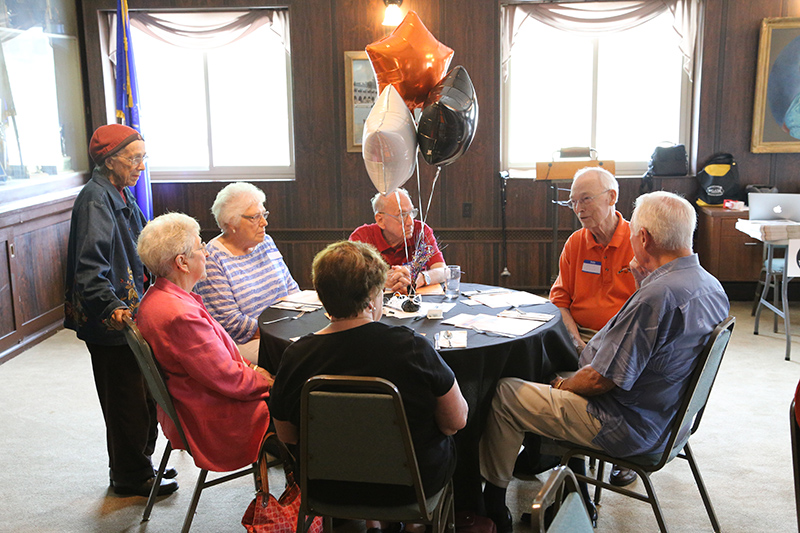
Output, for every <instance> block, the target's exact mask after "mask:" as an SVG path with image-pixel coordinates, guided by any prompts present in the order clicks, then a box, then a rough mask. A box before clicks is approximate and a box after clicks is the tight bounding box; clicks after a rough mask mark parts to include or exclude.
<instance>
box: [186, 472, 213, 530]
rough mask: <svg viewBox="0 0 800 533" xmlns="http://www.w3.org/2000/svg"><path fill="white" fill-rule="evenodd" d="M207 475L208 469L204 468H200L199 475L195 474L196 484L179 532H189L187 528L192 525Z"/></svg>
mask: <svg viewBox="0 0 800 533" xmlns="http://www.w3.org/2000/svg"><path fill="white" fill-rule="evenodd" d="M207 476H208V470H206V469H205V468H203V469H201V470H200V475H199V476H197V485H195V487H194V493H193V494H192V501H191V502H189V510H188V511H186V518H184V520H183V528H182V529H181V533H189V529H190V528H191V527H192V520H194V512H195V511H196V510H197V502H198V501H200V493H201V492H203V489H204V488H205V485H206V477H207Z"/></svg>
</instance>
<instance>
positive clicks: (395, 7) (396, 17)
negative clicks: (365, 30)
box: [383, 0, 403, 26]
mask: <svg viewBox="0 0 800 533" xmlns="http://www.w3.org/2000/svg"><path fill="white" fill-rule="evenodd" d="M383 3H384V4H386V14H385V15H384V16H383V25H384V26H397V25H398V24H400V23H401V22H403V12H402V11H400V6H402V5H403V0H383Z"/></svg>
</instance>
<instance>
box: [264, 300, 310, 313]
mask: <svg viewBox="0 0 800 533" xmlns="http://www.w3.org/2000/svg"><path fill="white" fill-rule="evenodd" d="M270 307H271V308H272V309H286V310H288V311H305V312H306V313H310V312H311V311H316V310H317V309H319V308H320V306H318V305H311V304H301V303H297V302H283V301H281V302H276V303H274V304H272V305H270Z"/></svg>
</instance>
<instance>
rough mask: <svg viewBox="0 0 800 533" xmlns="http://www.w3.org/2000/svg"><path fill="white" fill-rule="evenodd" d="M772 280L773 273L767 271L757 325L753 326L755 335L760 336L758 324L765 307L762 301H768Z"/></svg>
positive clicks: (757, 310)
mask: <svg viewBox="0 0 800 533" xmlns="http://www.w3.org/2000/svg"><path fill="white" fill-rule="evenodd" d="M771 278H772V273H771V272H770V271H769V270H767V275H766V276H765V278H764V289H763V290H762V291H761V298H760V299H759V302H758V307H757V308H756V320H755V325H754V326H753V335H758V323H759V322H760V321H761V309H762V307H763V306H762V305H761V300H766V299H767V293H768V292H769V284H770V279H771Z"/></svg>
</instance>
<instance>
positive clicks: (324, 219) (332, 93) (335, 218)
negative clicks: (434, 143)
mask: <svg viewBox="0 0 800 533" xmlns="http://www.w3.org/2000/svg"><path fill="white" fill-rule="evenodd" d="M332 8H333V3H332V2H325V1H322V0H315V1H303V2H293V3H292V5H291V7H290V16H291V24H292V74H293V75H292V80H293V90H294V95H293V96H294V128H295V161H296V176H295V181H294V186H293V187H292V189H291V194H290V198H291V199H290V200H289V204H288V206H287V214H288V220H291V221H292V227H301V228H315V227H321V226H322V227H336V226H339V225H340V224H341V216H340V214H339V213H340V210H339V205H340V187H339V184H338V176H337V175H336V172H335V171H333V172H332V169H337V168H339V163H340V160H341V157H340V151H339V144H340V141H339V139H341V137H342V136H343V122H341V121H340V120H339V118H338V117H339V112H338V111H337V110H338V109H340V107H341V99H337V98H336V96H337V94H338V92H337V91H338V90H339V89H333V90H332V88H333V87H341V86H342V84H343V83H344V82H343V80H344V77H342V78H341V79H339V77H337V76H334V73H335V70H336V69H334V68H331V65H336V64H338V62H339V61H341V59H340V58H339V56H338V54H337V52H336V47H335V46H332V42H331V35H332V34H333V18H332Z"/></svg>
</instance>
